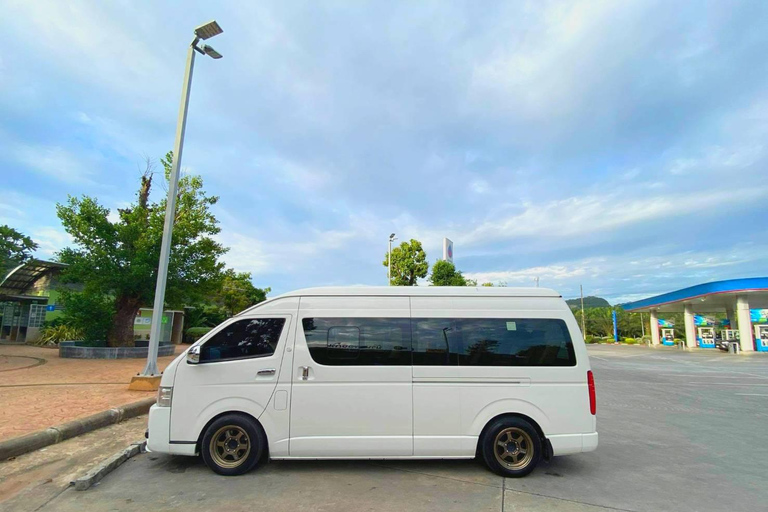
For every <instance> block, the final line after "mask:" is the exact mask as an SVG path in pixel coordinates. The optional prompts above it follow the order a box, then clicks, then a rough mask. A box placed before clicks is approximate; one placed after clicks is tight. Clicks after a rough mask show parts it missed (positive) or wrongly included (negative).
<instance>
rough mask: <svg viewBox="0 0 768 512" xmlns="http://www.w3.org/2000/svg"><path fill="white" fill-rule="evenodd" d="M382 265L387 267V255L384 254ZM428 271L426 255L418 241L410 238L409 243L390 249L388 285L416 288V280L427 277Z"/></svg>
mask: <svg viewBox="0 0 768 512" xmlns="http://www.w3.org/2000/svg"><path fill="white" fill-rule="evenodd" d="M382 264H383V265H384V266H385V267H386V266H388V265H389V253H387V254H384V261H383V262H382ZM428 271H429V263H427V253H426V252H424V249H423V248H422V247H421V242H419V241H418V240H414V239H413V238H411V241H410V242H403V243H401V244H400V246H399V247H395V248H394V249H392V269H391V276H392V279H391V281H390V285H392V286H416V280H417V279H418V278H424V277H427V272H428Z"/></svg>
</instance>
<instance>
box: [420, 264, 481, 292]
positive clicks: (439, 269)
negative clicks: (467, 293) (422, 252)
mask: <svg viewBox="0 0 768 512" xmlns="http://www.w3.org/2000/svg"><path fill="white" fill-rule="evenodd" d="M429 282H430V283H432V286H477V281H475V280H474V279H467V278H466V277H464V275H463V274H462V273H461V271H460V270H456V266H455V265H454V264H453V263H451V262H450V261H445V260H438V261H436V262H435V264H434V265H432V274H431V275H430V276H429Z"/></svg>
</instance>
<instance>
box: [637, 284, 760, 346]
mask: <svg viewBox="0 0 768 512" xmlns="http://www.w3.org/2000/svg"><path fill="white" fill-rule="evenodd" d="M624 309H625V310H626V311H631V312H633V313H645V312H647V313H650V314H651V315H650V316H651V318H650V327H651V338H652V342H653V344H654V345H658V344H659V317H658V315H659V314H664V313H684V320H685V322H684V323H685V326H684V327H685V345H686V346H687V347H688V348H695V347H700V348H714V347H715V346H716V343H715V339H716V334H715V329H714V328H712V327H709V326H706V327H699V326H697V325H696V323H695V318H696V314H697V313H725V316H726V319H727V325H728V326H729V329H726V330H724V331H723V337H722V339H728V340H730V339H734V340H736V339H737V340H738V343H739V345H740V347H741V350H742V351H744V352H751V351H753V350H757V351H760V352H768V311H767V310H768V277H749V278H745V279H729V280H728V281H714V282H712V283H704V284H698V285H696V286H691V287H688V288H683V289H682V290H676V291H674V292H669V293H663V294H661V295H657V296H655V297H649V298H647V299H643V300H638V301H635V302H630V303H628V304H624ZM753 324H755V325H753ZM737 326H738V330H737V329H736V327H737ZM665 330H666V331H669V332H672V333H674V331H673V330H672V329H665ZM753 331H754V333H753ZM672 336H673V337H674V334H672ZM730 336H733V338H731V337H730ZM665 337H666V336H665ZM726 337H727V338H726ZM664 344H665V345H666V344H667V343H666V342H665V343H664Z"/></svg>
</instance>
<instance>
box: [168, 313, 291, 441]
mask: <svg viewBox="0 0 768 512" xmlns="http://www.w3.org/2000/svg"><path fill="white" fill-rule="evenodd" d="M260 318H283V319H285V324H284V326H283V329H282V331H281V333H280V338H279V340H278V343H277V348H276V350H275V352H274V354H272V355H270V356H265V357H252V358H246V359H235V360H223V361H215V362H207V363H202V362H201V363H199V364H189V363H187V362H186V361H185V362H181V363H179V365H178V367H177V370H176V376H175V379H174V395H173V403H172V407H171V411H172V412H171V431H170V440H171V442H172V443H173V442H174V441H177V442H179V441H181V442H190V441H197V440H198V437H199V435H200V433H201V432H202V429H203V428H204V427H205V425H206V424H207V423H208V422H209V421H210V420H211V419H212V418H213V417H215V416H216V415H218V414H221V413H225V412H229V411H238V412H243V413H246V414H249V415H251V416H253V417H254V418H259V417H260V416H261V414H262V413H263V412H264V409H265V408H266V407H267V404H268V403H269V401H270V399H271V397H272V394H273V392H274V390H275V388H276V386H277V379H278V375H277V371H275V374H274V375H260V374H259V371H261V370H265V369H275V370H277V369H278V368H280V363H281V361H282V358H283V352H284V346H285V344H286V340H287V339H288V333H289V331H290V326H291V323H292V322H291V320H292V316H291V315H289V314H267V315H261V314H258V315H257V314H250V315H248V316H247V317H239V316H236V317H234V318H231V319H230V320H228V321H226V322H224V323H223V324H221V325H220V326H219V327H218V328H217V329H214V330H213V331H211V332H210V333H208V334H207V335H206V336H205V337H204V338H203V339H201V340H200V341H199V342H198V343H197V344H201V343H205V341H207V340H209V339H211V338H212V337H213V336H215V335H216V334H217V333H219V332H221V331H223V330H224V329H226V328H227V327H228V326H230V325H232V324H234V323H235V322H239V321H242V320H248V319H260ZM197 344H196V345H197Z"/></svg>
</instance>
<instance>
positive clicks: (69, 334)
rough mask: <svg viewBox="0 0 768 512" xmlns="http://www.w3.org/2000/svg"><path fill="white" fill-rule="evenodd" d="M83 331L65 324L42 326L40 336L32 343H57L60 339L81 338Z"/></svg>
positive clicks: (71, 339)
mask: <svg viewBox="0 0 768 512" xmlns="http://www.w3.org/2000/svg"><path fill="white" fill-rule="evenodd" d="M83 337H84V336H83V332H82V331H81V330H80V329H77V328H75V327H70V326H68V325H65V324H59V325H56V326H50V327H43V328H42V329H41V330H40V338H38V340H37V341H35V342H33V345H58V344H59V343H60V342H62V341H73V340H82V339H83Z"/></svg>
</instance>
